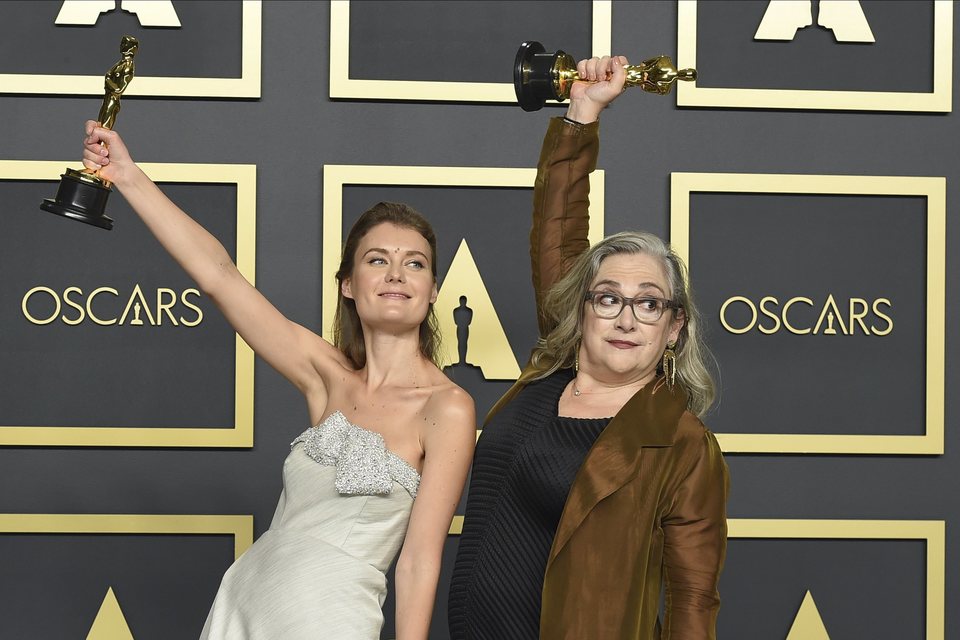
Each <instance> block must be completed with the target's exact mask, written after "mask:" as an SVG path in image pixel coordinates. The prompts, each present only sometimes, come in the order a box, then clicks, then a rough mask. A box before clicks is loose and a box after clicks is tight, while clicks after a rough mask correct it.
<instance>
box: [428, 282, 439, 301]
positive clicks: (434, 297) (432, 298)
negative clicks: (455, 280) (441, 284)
mask: <svg viewBox="0 0 960 640" xmlns="http://www.w3.org/2000/svg"><path fill="white" fill-rule="evenodd" d="M438 295H440V292H439V290H438V289H437V281H436V280H434V281H433V289H432V290H431V291H430V304H433V303H434V302H436V301H437V296H438Z"/></svg>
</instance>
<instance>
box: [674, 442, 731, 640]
mask: <svg viewBox="0 0 960 640" xmlns="http://www.w3.org/2000/svg"><path fill="white" fill-rule="evenodd" d="M696 449H697V451H696V456H697V459H696V461H695V462H694V464H693V467H692V469H691V471H690V473H689V474H688V475H687V476H686V478H685V479H684V480H683V481H682V482H681V484H680V486H679V488H678V490H677V492H676V495H675V497H674V501H673V505H672V508H671V509H670V511H669V513H668V514H667V515H666V517H665V518H664V519H663V522H662V525H663V538H664V549H663V575H664V587H665V606H664V619H663V632H662V637H663V638H669V639H670V640H708V639H709V640H715V638H716V637H717V630H716V626H717V613H718V612H719V610H720V594H719V592H718V591H717V583H718V582H719V580H720V569H721V568H722V567H723V560H724V555H725V553H726V548H727V517H726V503H727V493H728V488H729V476H728V473H727V465H726V463H725V462H724V461H723V455H722V454H721V453H720V445H718V444H717V440H716V438H715V437H714V436H713V434H712V433H710V432H709V431H706V430H705V435H704V438H703V442H702V446H700V447H697V448H696Z"/></svg>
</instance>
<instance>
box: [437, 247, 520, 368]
mask: <svg viewBox="0 0 960 640" xmlns="http://www.w3.org/2000/svg"><path fill="white" fill-rule="evenodd" d="M433 308H434V312H435V313H436V314H437V318H438V319H439V321H440V331H441V334H442V335H443V344H444V345H446V346H445V348H444V354H443V359H442V361H441V365H440V366H441V368H447V369H448V370H451V373H458V372H460V371H465V370H479V371H481V372H482V374H483V377H484V378H485V379H487V380H516V379H517V377H519V376H520V366H519V364H517V359H516V357H515V356H514V354H513V349H512V348H511V346H510V341H509V340H508V339H507V334H506V333H505V332H504V330H503V325H502V324H501V323H500V317H499V316H498V315H497V310H496V309H495V308H494V306H493V301H492V300H491V299H490V294H489V293H487V288H486V286H485V285H484V283H483V278H482V277H481V275H480V270H479V269H478V268H477V263H476V261H474V259H473V254H472V253H470V247H469V246H468V245H467V241H466V240H461V241H460V246H459V247H458V248H457V253H456V255H454V257H453V262H452V263H451V264H450V269H449V270H448V271H447V275H446V276H445V277H444V279H443V286H442V287H440V292H439V294H438V295H437V301H436V302H435V303H434V305H433ZM454 344H456V348H455V349H454V348H452V345H454ZM454 357H456V360H454Z"/></svg>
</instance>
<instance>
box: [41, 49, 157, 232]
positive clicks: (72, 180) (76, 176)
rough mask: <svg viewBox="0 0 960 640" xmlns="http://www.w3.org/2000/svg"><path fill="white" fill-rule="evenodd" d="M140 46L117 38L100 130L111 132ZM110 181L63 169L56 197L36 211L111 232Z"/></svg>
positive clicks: (100, 114) (87, 172) (131, 78)
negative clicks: (107, 212)
mask: <svg viewBox="0 0 960 640" xmlns="http://www.w3.org/2000/svg"><path fill="white" fill-rule="evenodd" d="M139 46H140V43H139V42H137V39H136V38H134V37H133V36H123V38H121V39H120V54H121V58H120V60H119V61H118V62H117V63H116V64H115V65H113V67H111V68H110V70H109V71H107V75H106V76H105V77H104V83H103V88H104V95H103V104H102V105H101V106H100V113H99V115H98V116H97V121H98V122H99V123H100V126H102V127H103V128H104V129H113V126H114V124H116V122H117V114H118V113H119V112H120V96H121V95H122V94H123V92H124V91H125V90H126V88H127V87H128V86H129V85H130V82H131V81H132V80H133V72H134V64H133V57H134V56H135V55H137V49H138V47H139ZM109 195H110V182H109V181H107V180H104V179H103V178H101V177H100V176H99V175H97V174H96V173H94V172H90V171H87V170H86V169H67V170H66V172H65V173H63V174H62V175H61V176H60V187H59V188H58V189H57V197H56V198H54V199H52V200H51V199H50V198H47V199H46V200H44V201H43V202H42V203H40V208H41V209H43V210H44V211H49V212H50V213H55V214H57V215H59V216H63V217H65V218H72V219H73V220H79V221H80V222H86V223H87V224H92V225H94V226H95V227H100V228H101V229H107V230H109V229H112V228H113V220H112V219H111V218H109V217H107V216H106V215H104V210H105V209H106V206H107V196H109Z"/></svg>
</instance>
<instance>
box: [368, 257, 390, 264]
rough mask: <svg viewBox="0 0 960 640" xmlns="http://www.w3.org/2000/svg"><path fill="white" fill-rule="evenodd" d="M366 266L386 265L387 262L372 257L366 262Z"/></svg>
mask: <svg viewBox="0 0 960 640" xmlns="http://www.w3.org/2000/svg"><path fill="white" fill-rule="evenodd" d="M367 264H387V261H386V260H384V259H383V258H381V257H380V256H374V257H372V258H370V259H369V260H367Z"/></svg>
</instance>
